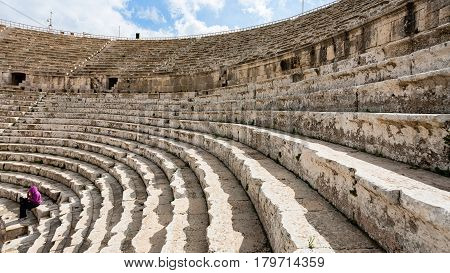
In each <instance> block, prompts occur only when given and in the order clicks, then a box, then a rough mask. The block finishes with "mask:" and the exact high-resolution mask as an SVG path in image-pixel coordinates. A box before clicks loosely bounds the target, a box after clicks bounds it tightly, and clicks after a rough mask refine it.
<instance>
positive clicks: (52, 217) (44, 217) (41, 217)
mask: <svg viewBox="0 0 450 273" xmlns="http://www.w3.org/2000/svg"><path fill="white" fill-rule="evenodd" d="M26 190H27V189H26V188H25V187H23V186H21V185H16V184H11V183H8V182H4V181H3V180H2V181H0V196H1V197H3V198H8V199H10V200H12V201H16V202H17V201H18V200H19V196H25V195H26ZM42 199H43V203H42V204H41V205H40V206H39V207H37V208H35V209H34V214H35V216H36V218H37V220H38V222H39V224H38V226H37V232H38V234H39V236H38V237H37V238H36V237H35V236H31V239H30V238H28V242H27V244H23V245H22V249H21V250H22V251H23V250H25V249H26V251H33V252H38V251H42V250H45V249H49V248H50V245H49V243H50V242H51V241H50V239H51V237H52V236H53V233H54V232H55V226H58V225H59V222H60V221H61V220H62V219H64V218H59V213H60V209H63V207H62V206H61V207H58V205H57V204H56V203H55V202H54V200H52V199H51V198H49V197H47V196H46V195H43V197H42ZM61 211H62V210H61ZM16 240H17V239H16ZM3 251H4V252H11V251H18V249H17V250H14V249H11V244H8V243H7V244H5V245H4V246H3V249H2V252H3Z"/></svg>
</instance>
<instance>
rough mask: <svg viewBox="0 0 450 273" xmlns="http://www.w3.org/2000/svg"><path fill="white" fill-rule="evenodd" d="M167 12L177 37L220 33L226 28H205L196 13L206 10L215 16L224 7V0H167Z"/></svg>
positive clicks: (215, 26) (226, 27) (213, 26)
mask: <svg viewBox="0 0 450 273" xmlns="http://www.w3.org/2000/svg"><path fill="white" fill-rule="evenodd" d="M168 4H169V10H170V13H171V16H172V18H173V19H174V20H175V22H174V29H175V30H176V32H177V34H178V35H192V34H201V33H211V32H220V31H226V30H228V29H229V28H228V26H221V25H212V26H207V25H206V23H205V22H203V21H200V20H199V19H198V18H197V12H198V11H200V10H201V9H203V8H207V9H209V10H211V11H212V12H215V13H216V14H217V13H218V12H219V11H220V10H221V9H222V8H223V7H224V5H225V0H168Z"/></svg>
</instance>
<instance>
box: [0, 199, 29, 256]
mask: <svg viewBox="0 0 450 273" xmlns="http://www.w3.org/2000/svg"><path fill="white" fill-rule="evenodd" d="M18 215H19V203H17V202H16V201H13V200H10V199H6V198H0V222H1V224H0V225H1V231H0V233H1V234H0V236H1V237H0V244H4V243H5V242H7V241H11V240H14V239H17V238H19V237H23V236H27V235H28V233H29V231H28V230H29V229H30V228H31V226H33V225H37V224H38V222H37V219H36V218H35V217H27V218H26V219H24V220H23V221H19V220H18ZM0 249H1V247H0Z"/></svg>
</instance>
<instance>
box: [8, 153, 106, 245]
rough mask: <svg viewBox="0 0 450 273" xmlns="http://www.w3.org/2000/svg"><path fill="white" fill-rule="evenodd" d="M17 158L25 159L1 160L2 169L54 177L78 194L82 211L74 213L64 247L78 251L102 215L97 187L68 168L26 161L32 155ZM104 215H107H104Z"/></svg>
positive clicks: (53, 178) (49, 177)
mask: <svg viewBox="0 0 450 273" xmlns="http://www.w3.org/2000/svg"><path fill="white" fill-rule="evenodd" d="M15 158H17V159H19V160H24V161H22V162H16V161H0V170H2V171H10V172H21V173H26V174H32V175H36V176H40V177H44V178H48V179H52V180H55V181H57V182H59V183H62V184H64V185H66V186H67V187H69V188H71V189H72V190H73V191H74V192H75V193H76V194H77V195H78V197H79V200H80V203H81V208H82V211H81V212H80V213H79V215H74V218H76V220H77V221H76V224H75V226H74V227H73V233H72V234H71V235H70V238H69V240H68V242H67V244H66V246H65V249H64V251H69V250H68V249H70V251H69V252H72V251H74V252H76V251H77V250H78V249H79V248H80V247H81V245H82V244H83V242H84V240H85V238H86V237H87V236H88V235H89V231H90V227H91V225H92V224H93V223H94V222H95V221H96V220H97V219H98V218H99V217H100V216H99V208H100V207H101V196H100V194H99V193H98V190H97V192H96V188H95V187H94V186H93V185H92V182H90V181H89V180H88V179H86V178H84V177H83V176H81V175H79V174H77V173H74V172H72V171H69V170H67V169H64V170H62V169H60V168H56V167H51V166H48V165H43V164H39V163H30V162H26V160H27V159H30V160H31V159H33V158H32V157H24V156H21V157H17V156H15ZM35 159H36V157H35ZM102 217H106V216H103V215H102Z"/></svg>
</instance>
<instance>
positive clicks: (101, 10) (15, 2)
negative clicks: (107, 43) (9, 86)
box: [0, 0, 173, 37]
mask: <svg viewBox="0 0 450 273" xmlns="http://www.w3.org/2000/svg"><path fill="white" fill-rule="evenodd" d="M2 1H4V2H6V3H8V4H9V5H11V6H13V7H14V8H16V9H17V10H19V11H21V12H23V13H25V14H27V15H29V16H30V17H32V18H34V19H35V20H37V21H39V22H42V24H44V25H45V24H46V19H47V18H48V17H49V15H50V11H53V27H54V28H55V29H63V30H70V31H75V32H87V33H90V34H101V35H112V36H117V35H118V32H119V26H120V32H121V36H125V37H133V36H134V33H136V32H139V33H141V36H143V37H156V36H158V37H160V36H173V33H170V32H169V31H167V30H162V29H160V30H156V31H155V30H149V29H145V28H142V27H139V26H137V25H136V24H134V23H133V22H131V21H129V20H127V17H128V15H129V14H128V15H127V12H128V13H129V10H128V9H127V4H128V0H95V1H94V0H64V1H61V0H46V1H41V0H2ZM0 6H1V7H0V18H3V19H6V20H11V21H16V22H22V23H25V24H30V25H36V23H35V22H33V21H31V20H29V19H27V18H26V17H24V16H22V15H20V14H18V13H16V12H15V11H13V10H11V9H10V8H8V7H6V6H3V5H2V4H1V3H0Z"/></svg>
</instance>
